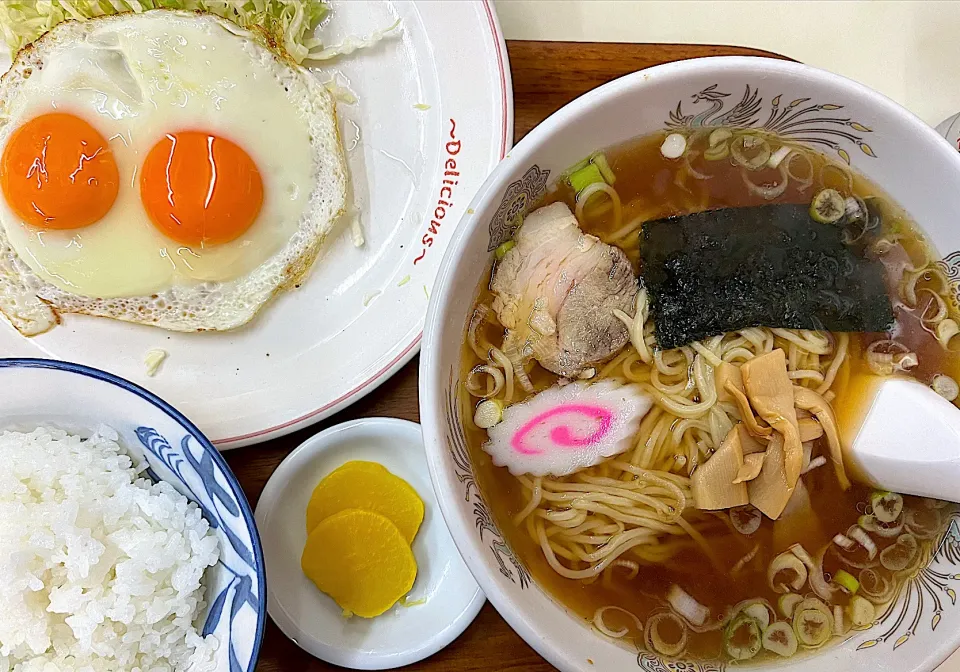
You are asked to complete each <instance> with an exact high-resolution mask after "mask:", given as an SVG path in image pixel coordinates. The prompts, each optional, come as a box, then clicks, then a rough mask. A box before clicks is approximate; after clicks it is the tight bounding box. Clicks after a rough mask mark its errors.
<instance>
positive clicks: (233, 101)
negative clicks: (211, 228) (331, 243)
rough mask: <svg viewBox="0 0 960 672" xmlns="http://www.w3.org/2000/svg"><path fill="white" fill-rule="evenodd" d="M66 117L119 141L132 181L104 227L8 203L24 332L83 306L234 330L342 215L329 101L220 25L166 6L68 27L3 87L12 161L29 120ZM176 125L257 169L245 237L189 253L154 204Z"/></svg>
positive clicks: (342, 181) (11, 268)
mask: <svg viewBox="0 0 960 672" xmlns="http://www.w3.org/2000/svg"><path fill="white" fill-rule="evenodd" d="M54 110H57V111H64V112H70V113H73V114H76V115H77V116H80V117H81V118H83V119H85V120H86V121H88V122H89V123H91V124H92V125H93V126H94V127H95V128H96V129H97V130H98V131H100V133H101V134H102V135H103V136H104V137H105V138H108V139H109V142H110V145H111V148H112V150H113V153H114V156H115V158H116V160H117V164H118V168H119V170H120V176H121V187H120V193H119V195H118V197H117V201H116V203H115V204H114V206H113V208H111V210H110V212H109V213H108V214H107V215H106V216H105V217H104V218H103V219H102V220H100V221H99V222H97V223H95V224H93V225H91V226H89V227H85V228H82V229H76V230H72V231H44V232H39V231H38V230H37V229H34V228H32V227H30V226H28V225H26V224H24V223H23V222H22V221H21V220H20V219H19V218H18V217H16V215H14V214H13V212H12V210H10V208H9V207H8V206H7V205H6V203H5V202H3V199H2V198H0V310H2V311H3V312H4V313H5V314H6V315H7V317H8V318H9V319H10V320H11V322H12V323H13V324H14V326H16V327H17V328H18V329H19V330H20V331H21V332H23V333H25V334H31V333H39V332H40V331H43V330H45V329H47V328H49V327H50V326H52V325H53V324H55V323H56V322H57V321H58V319H59V317H58V315H59V313H71V312H75V313H86V314H91V315H100V316H106V317H112V318H117V319H122V320H128V321H133V322H141V323H145V324H153V325H156V326H160V327H163V328H167V329H172V330H178V331H196V330H207V329H215V330H224V329H231V328H234V327H237V326H239V325H241V324H243V323H245V322H247V321H248V320H250V319H251V318H252V317H253V316H254V315H255V314H256V312H257V311H258V310H259V308H260V307H261V306H262V305H263V304H264V303H265V302H266V301H267V300H269V298H270V297H271V296H272V295H273V294H274V293H275V292H276V291H278V289H281V288H283V287H284V286H287V285H290V284H293V283H294V282H296V281H297V280H298V279H299V278H300V277H301V276H302V275H303V274H304V273H305V272H306V271H307V270H308V269H309V267H310V265H311V264H312V262H313V260H314V258H315V257H316V255H317V252H318V251H319V247H320V245H321V243H322V242H323V239H324V237H325V236H326V235H327V234H328V233H329V231H330V229H331V228H332V226H333V224H334V222H335V221H336V219H337V218H338V217H339V216H340V214H341V213H342V212H343V207H344V203H345V198H346V169H345V165H344V159H343V153H342V149H341V145H340V139H339V136H338V132H337V124H336V116H335V110H334V103H333V100H332V99H331V97H330V95H329V93H328V92H327V91H326V89H325V88H324V87H323V86H322V85H321V84H320V83H319V82H318V81H317V80H316V79H315V78H314V77H313V76H312V75H311V74H310V73H309V72H307V71H306V70H304V69H303V68H300V67H299V66H296V65H293V64H291V63H289V62H288V61H287V60H286V59H284V58H283V56H282V55H278V54H275V53H274V52H273V51H271V50H270V49H268V48H267V47H266V46H264V45H263V44H262V42H261V41H260V39H259V37H258V36H256V35H254V34H252V33H250V32H247V31H245V30H243V29H241V28H239V27H237V26H235V25H234V24H232V23H230V22H228V21H226V20H223V19H220V18H219V17H215V16H212V15H197V14H192V13H187V12H171V11H166V10H155V11H150V12H145V13H143V14H126V15H119V16H114V17H104V18H101V19H97V20H94V21H89V22H85V23H77V22H68V23H63V24H60V25H59V26H57V27H55V28H54V29H53V30H52V31H51V32H50V33H48V34H47V35H45V36H44V37H43V38H41V39H40V40H38V41H37V42H36V43H34V45H32V47H27V48H26V49H24V50H22V51H21V53H20V54H18V56H17V58H16V59H15V61H14V64H13V66H12V67H11V69H10V71H9V72H8V73H7V74H6V75H4V77H3V80H2V81H0V151H2V147H3V146H4V145H5V143H6V141H7V139H8V138H9V136H10V134H11V133H12V132H13V131H14V130H15V129H16V128H17V127H18V126H19V125H20V124H22V123H24V122H25V121H27V120H29V119H31V118H33V117H35V116H37V115H39V114H43V113H46V112H51V111H54ZM178 130H204V131H210V132H213V133H214V134H216V135H219V136H221V137H224V138H227V139H230V140H232V141H233V142H235V143H236V144H238V145H240V146H241V147H243V148H244V149H245V150H246V151H247V153H248V154H250V156H251V157H252V158H253V160H254V162H255V163H256V164H257V166H258V168H259V170H260V173H261V176H262V178H263V181H264V203H263V207H262V209H261V212H260V215H259V216H258V218H257V220H256V221H255V222H254V224H253V226H251V227H250V229H249V230H248V231H247V232H246V233H245V234H244V235H242V236H241V237H240V238H238V239H237V240H235V241H232V242H230V243H227V244H224V245H216V246H206V247H203V248H199V247H187V246H183V245H180V244H178V243H176V242H174V241H172V240H170V239H168V238H166V237H165V236H164V235H163V234H162V233H161V232H160V231H158V230H157V229H156V228H155V227H154V226H153V225H152V223H151V222H150V220H149V218H148V216H147V214H146V212H145V210H144V209H143V206H142V204H141V201H140V187H139V180H138V178H137V171H138V170H139V167H140V165H141V164H142V162H143V159H144V158H145V157H146V154H147V153H148V152H149V150H150V149H151V147H153V145H154V144H155V143H156V142H158V141H160V140H161V139H162V138H163V136H164V134H165V133H169V132H176V131H178Z"/></svg>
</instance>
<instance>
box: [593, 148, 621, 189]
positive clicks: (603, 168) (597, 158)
mask: <svg viewBox="0 0 960 672" xmlns="http://www.w3.org/2000/svg"><path fill="white" fill-rule="evenodd" d="M590 163H592V164H593V165H595V166H596V167H597V169H598V170H599V171H600V175H602V176H603V179H604V181H605V182H606V183H607V184H609V185H611V186H612V185H613V183H614V182H616V181H617V176H616V175H614V174H613V170H612V169H611V168H610V164H609V163H607V157H606V155H605V154H604V153H603V152H597V153H596V154H593V155H592V156H591V157H590Z"/></svg>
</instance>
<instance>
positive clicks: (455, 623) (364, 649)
mask: <svg viewBox="0 0 960 672" xmlns="http://www.w3.org/2000/svg"><path fill="white" fill-rule="evenodd" d="M350 460H369V461H371V462H379V463H380V464H382V465H383V466H384V467H386V468H387V469H389V470H390V471H391V472H392V473H393V474H395V475H396V476H399V477H400V478H402V479H404V480H405V481H407V482H408V483H409V484H410V485H411V486H413V488H414V489H415V490H416V491H417V494H419V495H420V498H421V499H423V503H424V508H425V512H424V517H423V524H422V525H421V526H420V531H419V532H418V533H417V537H416V539H414V542H413V553H414V556H416V559H417V565H418V573H417V580H416V583H414V585H413V590H411V591H410V593H409V594H408V595H407V601H408V602H412V603H416V602H417V601H419V600H425V602H424V603H423V604H418V605H415V606H407V607H405V606H402V605H400V604H396V605H394V606H393V607H392V608H391V609H390V610H388V611H387V612H386V613H384V614H383V615H381V616H378V617H377V618H374V619H364V618H359V617H353V618H350V619H345V618H344V617H343V616H342V610H341V609H340V607H339V606H337V603H336V602H334V601H333V599H332V598H330V597H328V596H327V595H324V594H323V593H321V592H320V591H319V590H317V588H316V586H314V585H313V583H312V582H311V581H310V580H309V579H308V578H307V577H306V576H305V575H304V574H303V572H302V571H301V569H300V554H301V553H302V552H303V546H304V543H305V542H306V539H307V532H306V509H307V502H308V501H309V500H310V495H311V494H312V493H313V489H314V488H315V487H316V485H317V483H319V482H320V480H321V479H322V478H323V477H324V476H326V475H327V474H329V473H330V472H331V471H333V470H334V469H336V468H337V467H339V466H340V465H341V464H343V463H344V462H348V461H350ZM256 520H257V526H258V527H259V529H260V535H261V537H262V539H263V549H264V556H265V559H266V565H267V582H268V584H269V586H270V591H269V593H268V595H267V611H268V612H269V614H270V616H271V618H273V620H274V622H276V624H277V625H278V626H280V629H281V630H282V631H283V632H284V634H285V635H287V637H289V638H290V639H292V640H293V641H294V642H295V643H296V644H297V645H298V646H300V647H301V648H302V649H303V650H305V651H307V652H308V653H310V654H312V655H314V656H316V657H317V658H320V659H322V660H325V661H327V662H329V663H333V664H335V665H340V666H342V667H349V668H353V669H358V670H386V669H392V668H395V667H401V666H403V665H409V664H411V663H415V662H417V661H419V660H423V659H424V658H426V657H427V656H430V655H433V654H434V653H436V652H437V651H439V650H440V649H442V648H444V647H445V646H446V645H447V644H449V643H450V642H452V641H453V640H454V639H456V638H457V637H458V636H459V635H460V633H462V632H463V631H464V630H465V629H466V627H467V626H468V625H470V623H472V622H473V619H474V618H475V617H476V615H477V613H478V612H479V611H480V607H482V606H483V603H484V601H485V599H486V598H485V597H484V595H483V593H482V592H480V588H479V586H478V585H477V582H476V581H475V580H474V578H473V575H472V574H470V570H468V569H467V566H466V565H465V564H464V562H463V560H462V559H461V558H460V553H459V552H458V551H457V547H456V546H455V545H454V543H453V539H452V538H451V536H450V533H449V532H448V531H447V526H446V524H445V523H444V520H443V516H442V515H440V507H439V505H438V503H437V498H436V495H435V494H434V492H433V486H432V485H431V483H430V475H429V472H428V471H427V458H426V454H425V453H424V448H423V437H422V435H421V433H420V425H418V424H416V423H413V422H408V421H406V420H397V419H395V418H366V419H362V420H354V421H352V422H345V423H343V424H340V425H336V426H334V427H330V428H329V429H326V430H324V431H322V432H320V433H319V434H317V435H316V436H314V437H311V438H310V439H307V440H306V441H305V442H304V443H302V444H301V445H300V446H299V447H298V448H297V449H296V450H294V451H293V452H292V453H290V455H288V456H287V458H286V459H285V460H284V461H283V462H282V463H281V464H280V466H279V467H277V470H276V471H274V472H273V475H272V476H271V477H270V480H269V481H267V485H266V487H265V488H264V490H263V494H262V495H261V496H260V502H259V504H258V505H257V511H256Z"/></svg>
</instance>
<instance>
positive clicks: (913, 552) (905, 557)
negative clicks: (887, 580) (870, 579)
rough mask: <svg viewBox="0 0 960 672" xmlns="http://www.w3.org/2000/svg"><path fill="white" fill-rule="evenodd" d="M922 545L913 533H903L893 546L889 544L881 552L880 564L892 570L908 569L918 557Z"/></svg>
mask: <svg viewBox="0 0 960 672" xmlns="http://www.w3.org/2000/svg"><path fill="white" fill-rule="evenodd" d="M919 548H920V545H919V544H918V542H917V538H916V537H915V536H913V535H912V534H901V535H900V536H899V537H897V541H896V543H894V544H893V546H888V547H887V548H885V549H883V551H882V552H881V553H880V564H881V565H882V566H883V568H884V569H889V570H890V571H891V572H899V571H901V570H904V569H906V568H907V567H909V566H910V565H911V563H913V560H914V558H916V557H917V552H918V551H919Z"/></svg>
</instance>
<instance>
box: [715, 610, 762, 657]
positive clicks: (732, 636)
mask: <svg viewBox="0 0 960 672" xmlns="http://www.w3.org/2000/svg"><path fill="white" fill-rule="evenodd" d="M723 646H724V648H725V649H726V650H727V654H728V655H729V656H730V657H731V658H733V659H734V660H750V659H751V658H753V657H754V656H755V655H757V654H758V653H760V647H761V646H762V642H761V640H760V625H759V624H758V623H757V622H756V621H755V620H753V619H752V618H750V617H749V616H746V615H743V614H741V615H740V616H737V617H736V618H735V619H733V620H732V621H731V622H730V624H729V625H728V626H727V629H726V630H725V631H724V633H723Z"/></svg>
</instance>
